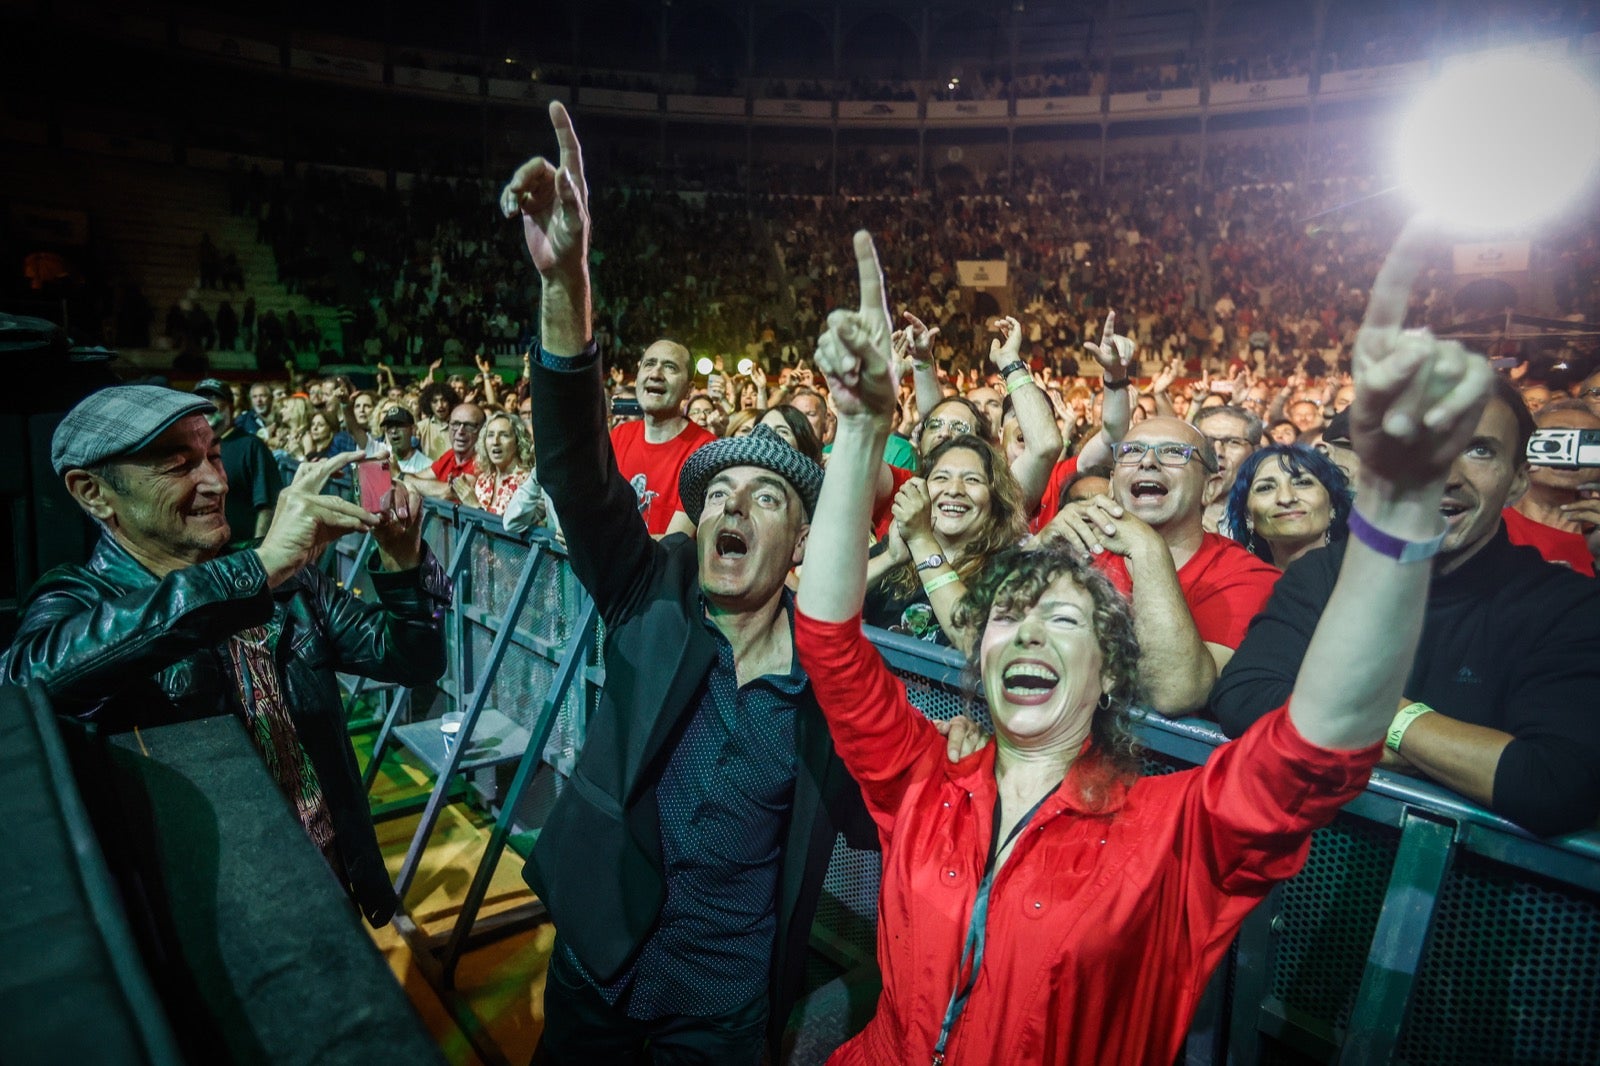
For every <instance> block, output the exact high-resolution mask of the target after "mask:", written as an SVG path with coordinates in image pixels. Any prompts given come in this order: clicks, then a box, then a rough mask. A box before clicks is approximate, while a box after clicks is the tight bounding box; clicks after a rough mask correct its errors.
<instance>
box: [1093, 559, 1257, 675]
mask: <svg viewBox="0 0 1600 1066" xmlns="http://www.w3.org/2000/svg"><path fill="white" fill-rule="evenodd" d="M1094 563H1095V565H1096V566H1097V567H1099V568H1100V569H1101V570H1102V571H1103V572H1104V573H1105V575H1106V576H1107V577H1109V578H1110V579H1111V583H1112V584H1113V585H1115V586H1117V588H1118V589H1120V590H1121V591H1122V594H1123V595H1124V596H1127V597H1128V598H1129V599H1132V598H1133V579H1132V578H1130V577H1129V576H1128V563H1127V561H1126V560H1125V559H1123V558H1122V556H1120V555H1115V554H1113V553H1111V552H1104V553H1102V554H1100V555H1097V556H1095V560H1094ZM1278 576H1279V570H1278V568H1277V567H1275V566H1273V565H1272V564H1271V563H1269V562H1266V561H1264V560H1261V559H1258V558H1256V557H1255V556H1254V555H1251V554H1250V553H1249V552H1248V551H1246V550H1245V548H1244V546H1243V545H1241V544H1240V543H1239V542H1238V541H1236V540H1232V539H1230V538H1228V537H1224V536H1222V535H1221V534H1219V533H1207V534H1206V535H1205V538H1204V539H1203V540H1202V541H1201V542H1200V550H1199V551H1197V552H1195V553H1194V557H1193V558H1191V559H1190V560H1189V561H1188V562H1186V563H1184V564H1183V568H1182V569H1180V570H1179V571H1178V585H1179V587H1180V588H1182V589H1183V602H1184V603H1187V604H1188V605H1189V613H1190V614H1191V615H1193V616H1194V627H1195V629H1196V630H1198V631H1199V633H1200V639H1201V640H1204V641H1206V642H1208V643H1211V644H1221V645H1222V646H1223V647H1225V648H1237V647H1238V646H1239V642H1240V641H1242V640H1244V631H1245V630H1246V629H1247V628H1248V627H1249V625H1250V619H1252V618H1254V617H1255V616H1256V615H1257V614H1259V613H1260V612H1261V608H1263V607H1265V606H1266V605H1267V598H1268V597H1269V596H1271V595H1272V586H1273V585H1275V584H1276V583H1277V581H1278Z"/></svg>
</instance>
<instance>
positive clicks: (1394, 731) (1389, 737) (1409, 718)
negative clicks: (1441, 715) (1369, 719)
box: [1383, 703, 1433, 755]
mask: <svg viewBox="0 0 1600 1066" xmlns="http://www.w3.org/2000/svg"><path fill="white" fill-rule="evenodd" d="M1432 713H1433V708H1432V707H1429V706H1428V705H1427V704H1426V703H1408V704H1406V705H1405V706H1404V707H1402V708H1400V713H1398V714H1396V715H1395V716H1394V721H1392V722H1390V723H1389V732H1388V733H1387V734H1386V735H1385V736H1384V738H1383V746H1384V747H1386V748H1388V749H1389V750H1390V751H1392V752H1394V753H1395V754H1396V755H1398V754H1399V753H1400V741H1401V739H1402V738H1403V737H1404V736H1405V735H1406V730H1408V729H1410V728H1411V723H1412V722H1415V721H1416V720H1417V719H1418V718H1421V717H1422V716H1423V715H1425V714H1432Z"/></svg>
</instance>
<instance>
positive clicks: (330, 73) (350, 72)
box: [289, 48, 383, 82]
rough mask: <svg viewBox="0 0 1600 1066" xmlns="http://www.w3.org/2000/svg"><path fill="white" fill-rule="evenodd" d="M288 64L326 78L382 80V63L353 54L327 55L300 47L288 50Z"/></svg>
mask: <svg viewBox="0 0 1600 1066" xmlns="http://www.w3.org/2000/svg"><path fill="white" fill-rule="evenodd" d="M289 66H291V67H293V68H294V69H295V70H303V71H306V72H307V73H309V74H321V75H323V76H324V77H328V78H352V79H354V80H356V81H377V82H381V81H383V65H382V64H380V63H371V62H368V61H367V60H365V59H356V58H354V57H353V56H336V55H329V54H328V53H327V52H308V51H306V50H305V49H302V48H292V49H290V50H289Z"/></svg>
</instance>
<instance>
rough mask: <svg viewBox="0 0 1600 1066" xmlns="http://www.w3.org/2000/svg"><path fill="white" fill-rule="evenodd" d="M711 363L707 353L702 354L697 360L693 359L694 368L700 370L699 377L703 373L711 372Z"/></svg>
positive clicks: (702, 375)
mask: <svg viewBox="0 0 1600 1066" xmlns="http://www.w3.org/2000/svg"><path fill="white" fill-rule="evenodd" d="M712 365H713V364H712V362H711V357H710V356H709V355H702V356H701V357H700V358H699V359H698V360H696V361H695V364H694V368H695V369H696V370H698V371H699V372H700V375H701V377H704V376H705V375H707V374H709V373H711V367H712Z"/></svg>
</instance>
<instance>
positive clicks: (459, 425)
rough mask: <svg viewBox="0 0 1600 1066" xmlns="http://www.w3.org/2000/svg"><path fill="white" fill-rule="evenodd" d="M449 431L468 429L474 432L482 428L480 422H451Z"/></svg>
mask: <svg viewBox="0 0 1600 1066" xmlns="http://www.w3.org/2000/svg"><path fill="white" fill-rule="evenodd" d="M450 428H451V429H470V430H473V431H474V432H476V431H477V430H480V429H482V428H483V423H482V422H451V423H450Z"/></svg>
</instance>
